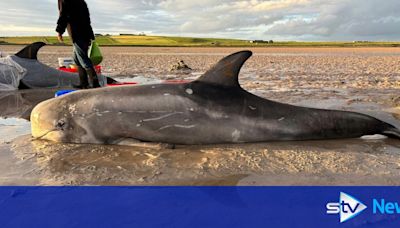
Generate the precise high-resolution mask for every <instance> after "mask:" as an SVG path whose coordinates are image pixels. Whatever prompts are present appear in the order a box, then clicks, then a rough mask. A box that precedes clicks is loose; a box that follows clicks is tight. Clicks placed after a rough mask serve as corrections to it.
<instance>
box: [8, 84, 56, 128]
mask: <svg viewBox="0 0 400 228" xmlns="http://www.w3.org/2000/svg"><path fill="white" fill-rule="evenodd" d="M55 91H56V90H52V89H38V90H20V91H9V92H0V104H1V108H0V117H1V118H4V119H6V118H21V119H26V120H29V118H30V115H31V111H32V109H33V108H34V107H35V106H36V105H37V104H39V103H40V102H42V101H45V100H47V99H50V98H53V97H54V94H55Z"/></svg>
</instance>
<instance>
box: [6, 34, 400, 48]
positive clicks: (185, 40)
mask: <svg viewBox="0 0 400 228" xmlns="http://www.w3.org/2000/svg"><path fill="white" fill-rule="evenodd" d="M96 40H97V42H98V43H99V44H100V45H102V46H145V47H280V46H282V47H400V42H368V41H362V42H361V41H352V42H295V41H292V42H276V41H275V42H272V41H262V40H253V41H250V40H239V39H220V38H193V37H168V36H146V35H129V34H126V35H121V36H107V35H106V36H104V35H98V36H97V37H96ZM36 41H42V42H45V43H47V44H49V45H63V44H60V43H59V42H58V41H57V37H55V36H54V37H53V36H32V37H27V36H24V37H0V45H4V44H21V45H25V44H30V43H33V42H36ZM65 43H66V44H68V45H70V44H71V41H70V39H69V38H68V37H65Z"/></svg>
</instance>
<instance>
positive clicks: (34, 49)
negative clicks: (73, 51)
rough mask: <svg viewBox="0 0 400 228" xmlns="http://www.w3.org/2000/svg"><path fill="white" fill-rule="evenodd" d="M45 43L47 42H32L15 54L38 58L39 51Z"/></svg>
mask: <svg viewBox="0 0 400 228" xmlns="http://www.w3.org/2000/svg"><path fill="white" fill-rule="evenodd" d="M45 45H46V44H45V43H43V42H36V43H33V44H30V45H28V46H26V47H25V48H24V49H22V50H21V51H19V52H18V53H17V54H15V55H16V56H18V57H20V58H24V59H37V53H38V52H39V50H40V48H42V47H43V46H45Z"/></svg>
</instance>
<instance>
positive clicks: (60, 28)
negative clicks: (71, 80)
mask: <svg viewBox="0 0 400 228" xmlns="http://www.w3.org/2000/svg"><path fill="white" fill-rule="evenodd" d="M58 9H59V12H60V16H59V18H58V21H57V28H56V32H57V33H58V40H59V41H60V42H64V39H63V34H64V32H65V30H66V29H68V33H69V35H70V37H71V39H72V43H73V46H74V61H75V63H76V65H77V66H78V73H79V79H80V84H79V85H74V87H75V88H79V89H87V88H97V87H100V84H99V79H98V77H97V74H96V70H95V69H94V66H93V63H92V61H91V60H90V58H89V56H88V50H89V47H90V45H91V42H92V40H94V39H95V37H94V33H93V29H92V26H91V22H90V13H89V9H88V6H87V4H86V2H85V0H58Z"/></svg>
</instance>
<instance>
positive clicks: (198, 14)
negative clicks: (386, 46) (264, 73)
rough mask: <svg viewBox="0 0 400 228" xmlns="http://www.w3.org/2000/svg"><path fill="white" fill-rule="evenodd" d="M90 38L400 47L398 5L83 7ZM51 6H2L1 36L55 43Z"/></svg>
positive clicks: (295, 0) (275, 0)
mask: <svg viewBox="0 0 400 228" xmlns="http://www.w3.org/2000/svg"><path fill="white" fill-rule="evenodd" d="M86 2H87V3H88V5H89V9H90V12H91V17H92V26H93V28H94V31H95V33H102V34H106V33H110V34H119V33H142V32H143V33H145V34H148V35H172V36H190V37H192V36H194V37H215V38H217V37H218V38H238V39H249V40H254V39H257V40H260V39H261V40H270V39H272V40H281V41H285V40H297V41H353V40H368V41H384V40H386V41H400V0H264V1H262V0H247V1H245V0H242V1H235V0H86ZM57 17H58V9H57V0H1V1H0V36H24V35H55V32H54V30H55V27H56V21H57Z"/></svg>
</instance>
